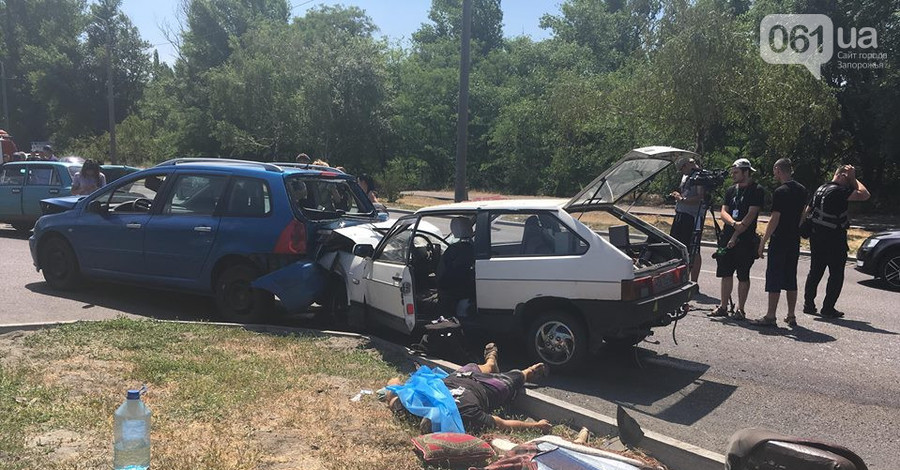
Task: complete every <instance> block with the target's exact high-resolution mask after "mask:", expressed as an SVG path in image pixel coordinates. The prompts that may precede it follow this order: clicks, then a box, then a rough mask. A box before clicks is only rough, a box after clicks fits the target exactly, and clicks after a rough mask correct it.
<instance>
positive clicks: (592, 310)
mask: <svg viewBox="0 0 900 470" xmlns="http://www.w3.org/2000/svg"><path fill="white" fill-rule="evenodd" d="M681 156H690V157H694V158H696V157H697V156H696V155H695V154H693V153H691V152H688V151H684V150H679V149H675V148H669V147H646V148H640V149H636V150H633V151H631V152H629V153H628V154H627V155H626V156H625V157H624V158H623V159H622V160H621V161H619V162H618V163H616V164H615V165H613V166H612V167H611V168H610V169H608V170H607V171H605V172H604V173H603V174H602V175H600V176H599V177H598V178H597V179H596V180H594V182H592V183H591V184H590V185H588V186H587V187H586V188H585V189H584V190H583V191H581V192H580V193H578V194H577V195H576V196H575V197H573V198H572V199H571V200H569V201H566V200H562V199H524V200H496V201H476V202H463V203H458V204H449V205H442V206H436V207H428V208H424V209H420V210H418V211H417V212H415V213H414V214H412V215H408V216H405V217H401V218H400V219H398V220H397V221H396V222H395V223H394V224H393V226H392V227H391V228H390V229H389V230H388V231H387V232H386V234H384V235H382V233H381V232H378V231H373V230H371V229H370V227H366V226H360V227H350V228H344V229H336V230H334V233H333V234H332V237H331V239H330V240H329V241H328V242H327V247H326V251H327V252H328V254H327V255H325V256H323V257H322V258H321V259H320V265H321V266H324V267H327V268H328V269H329V270H330V271H332V272H334V273H336V275H337V276H338V277H340V278H341V279H343V280H344V283H343V286H342V287H343V289H342V290H341V291H338V292H337V293H336V294H333V297H334V298H337V299H340V300H339V301H336V302H335V305H340V304H342V303H343V305H346V307H347V308H348V312H347V313H348V317H349V319H350V320H351V323H356V324H358V325H366V324H369V323H380V324H383V325H385V326H387V327H389V328H392V329H394V330H397V331H400V332H402V333H407V334H410V333H413V332H414V331H417V330H418V328H419V327H420V326H422V325H423V324H424V323H427V322H429V321H431V320H433V319H435V318H437V317H439V316H445V317H447V316H456V317H458V318H460V319H461V321H462V323H463V324H464V325H465V326H466V328H477V329H482V330H485V331H488V332H491V333H500V334H508V335H513V336H515V337H517V338H521V339H524V344H525V345H526V347H527V349H528V350H529V352H530V354H531V355H532V356H533V358H534V359H535V360H537V361H541V362H545V363H548V364H550V365H552V366H556V367H559V368H571V367H574V366H576V365H577V364H579V363H580V362H581V361H583V360H584V359H585V358H586V357H587V353H588V352H589V351H594V350H597V349H598V348H599V347H601V346H602V345H604V344H614V345H629V346H630V345H633V344H637V343H638V342H640V341H642V340H644V339H645V338H646V337H647V336H649V335H651V334H652V329H653V328H656V327H661V326H665V325H668V324H670V323H671V322H672V321H675V320H677V319H679V318H682V317H683V316H684V315H685V313H686V310H685V309H684V308H683V307H684V305H685V303H686V302H687V301H688V299H689V298H690V296H691V294H692V293H693V292H694V291H695V290H696V284H694V283H692V282H691V281H690V279H689V277H690V276H689V272H688V268H687V265H688V254H687V250H686V248H685V247H684V245H682V244H681V243H679V242H678V241H677V240H675V239H674V238H672V237H670V236H669V235H668V234H666V233H664V232H662V231H660V230H658V229H657V228H655V227H653V226H652V225H650V224H648V223H646V222H644V221H642V220H640V219H638V218H636V217H634V216H632V215H631V214H629V213H627V212H626V211H625V210H623V209H621V208H619V207H617V206H616V205H615V204H616V202H618V201H620V200H621V198H622V197H623V196H625V195H626V194H628V193H630V192H631V191H633V190H634V189H635V188H637V187H638V186H640V185H642V184H644V183H646V182H648V181H649V180H650V179H652V178H653V177H654V176H655V175H657V174H658V173H660V172H661V171H662V170H664V169H665V168H666V167H668V166H670V165H672V164H673V162H674V161H675V160H676V159H677V158H679V157H681ZM576 216H577V217H576ZM282 287H283V289H284V290H289V289H292V288H293V289H294V290H300V289H302V285H300V284H299V283H298V284H297V285H295V286H291V285H290V283H285V284H284V285H283V286H282ZM276 293H277V295H279V296H281V295H282V294H281V293H280V292H276ZM341 301H342V302H341Z"/></svg>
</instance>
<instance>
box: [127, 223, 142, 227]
mask: <svg viewBox="0 0 900 470" xmlns="http://www.w3.org/2000/svg"><path fill="white" fill-rule="evenodd" d="M125 228H141V224H139V223H137V222H131V223H130V224H125Z"/></svg>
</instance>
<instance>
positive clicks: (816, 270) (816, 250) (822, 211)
mask: <svg viewBox="0 0 900 470" xmlns="http://www.w3.org/2000/svg"><path fill="white" fill-rule="evenodd" d="M869 197H870V194H869V190H868V189H866V186H865V185H863V184H862V182H860V181H859V180H858V179H856V169H855V168H853V166H851V165H843V166H841V167H840V168H838V169H837V171H835V172H834V178H832V179H831V181H830V182H828V183H825V184H823V185H822V186H819V189H817V190H816V193H815V195H814V196H813V198H812V200H811V201H810V203H809V206H807V208H806V211H807V212H808V213H809V217H810V220H811V221H812V233H811V234H810V236H809V249H810V252H811V257H810V258H811V259H810V266H809V275H807V277H806V288H805V290H804V292H803V297H804V302H803V313H809V314H811V315H815V314H816V290H818V288H819V281H821V280H822V276H823V275H824V274H825V268H826V267H827V268H828V284H827V285H826V286H825V300H823V301H822V312H821V315H822V316H823V317H826V318H839V317H842V316H844V314H843V312H839V311H837V310H835V308H834V304H835V303H837V299H838V297H839V296H840V295H841V288H842V287H843V285H844V265H845V264H846V263H847V251H848V250H849V248H848V247H847V228H848V227H849V226H850V222H849V219H848V218H847V206H848V204H847V202H848V201H865V200H867V199H869ZM804 214H806V212H804Z"/></svg>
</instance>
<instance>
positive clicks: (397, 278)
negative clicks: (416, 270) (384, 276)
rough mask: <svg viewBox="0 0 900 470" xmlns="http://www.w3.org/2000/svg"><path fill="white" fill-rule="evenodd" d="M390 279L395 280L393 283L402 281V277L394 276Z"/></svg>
mask: <svg viewBox="0 0 900 470" xmlns="http://www.w3.org/2000/svg"><path fill="white" fill-rule="evenodd" d="M391 279H393V280H395V281H397V282H401V281H403V276H394V277H392V278H391Z"/></svg>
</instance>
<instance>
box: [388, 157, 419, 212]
mask: <svg viewBox="0 0 900 470" xmlns="http://www.w3.org/2000/svg"><path fill="white" fill-rule="evenodd" d="M427 167H428V164H427V163H426V162H425V161H423V160H421V159H419V158H416V157H396V158H394V159H392V160H391V161H389V162H388V164H387V167H385V169H384V170H382V171H381V173H379V174H378V175H377V179H378V183H379V186H378V193H379V195H380V196H381V197H383V198H384V199H386V200H387V202H396V201H397V199H399V198H400V192H401V191H403V190H407V189H413V188H417V187H420V186H421V185H422V178H423V176H424V175H425V171H426V170H427Z"/></svg>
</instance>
